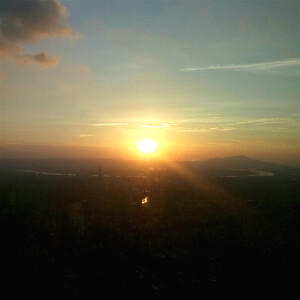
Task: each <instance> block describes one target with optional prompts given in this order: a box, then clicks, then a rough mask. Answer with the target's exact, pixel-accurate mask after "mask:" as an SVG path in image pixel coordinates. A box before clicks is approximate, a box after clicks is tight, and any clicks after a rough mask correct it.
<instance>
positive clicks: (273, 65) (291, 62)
mask: <svg viewBox="0 0 300 300" xmlns="http://www.w3.org/2000/svg"><path fill="white" fill-rule="evenodd" d="M294 67H300V58H288V59H282V60H277V61H269V62H260V63H253V64H240V65H216V66H208V67H190V68H184V69H181V71H187V72H188V71H215V70H236V71H268V70H271V69H278V68H294Z"/></svg>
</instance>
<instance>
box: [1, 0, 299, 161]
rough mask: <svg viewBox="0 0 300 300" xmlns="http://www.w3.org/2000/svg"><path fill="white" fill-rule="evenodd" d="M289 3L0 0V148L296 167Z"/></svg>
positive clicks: (295, 50)
mask: <svg viewBox="0 0 300 300" xmlns="http://www.w3.org/2000/svg"><path fill="white" fill-rule="evenodd" d="M299 9H300V6H299V2H297V1H289V0H286V1H285V0H283V1H271V0H270V1H264V0H262V1H253V0H251V1H250V0H249V1H247V0H235V1H229V0H228V1H227V0H223V1H221V0H219V1H172V0H169V1H160V0H153V1H151V0H149V1H147V0H139V1H138V0H136V1H127V0H124V1H121V0H120V1H114V0H111V1H101V0H93V1H91V0H69V1H55V0H46V1H42V0H28V1H27V0H12V1H11V0H10V1H9V0H0V155H1V157H3V158H8V157H9V158H111V159H143V158H144V155H143V154H141V153H139V151H138V149H137V146H136V143H137V142H138V141H139V140H141V139H146V138H148V139H153V140H155V141H156V142H157V143H158V148H157V149H158V150H157V152H156V153H155V154H152V157H153V158H154V157H156V158H160V157H165V158H168V159H175V160H205V159H209V158H212V157H216V156H219V157H223V156H230V155H240V154H244V155H247V156H250V157H252V158H255V159H260V160H265V161H271V162H278V163H283V164H290V165H299V164H300V151H299V116H300V106H299V104H300V102H299V99H300V85H299V83H300V81H299V74H300V54H299V47H300V14H299Z"/></svg>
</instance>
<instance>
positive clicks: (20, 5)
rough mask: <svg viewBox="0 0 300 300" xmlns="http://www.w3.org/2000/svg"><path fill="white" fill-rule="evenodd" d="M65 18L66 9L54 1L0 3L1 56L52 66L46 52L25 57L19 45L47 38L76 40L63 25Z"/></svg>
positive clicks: (3, 0) (34, 0) (9, 0)
mask: <svg viewBox="0 0 300 300" xmlns="http://www.w3.org/2000/svg"><path fill="white" fill-rule="evenodd" d="M66 15H67V9H66V7H65V6H63V5H62V4H60V3H59V2H58V1H56V0H26V1H12V0H0V56H2V57H3V56H6V55H9V56H15V58H17V59H19V60H20V59H21V60H22V59H23V61H26V62H27V63H29V62H37V63H40V64H42V65H49V63H50V64H52V65H53V64H54V57H52V56H50V55H49V54H47V53H46V52H41V53H39V54H33V55H29V54H26V53H24V52H23V49H22V44H29V43H33V42H36V41H39V40H41V39H44V38H49V37H54V38H56V37H59V38H76V37H78V34H76V33H75V32H74V31H73V30H72V29H71V28H70V27H68V26H65V25H64V24H63V19H64V17H66ZM20 56H21V58H20ZM57 62H58V60H57V59H56V63H57Z"/></svg>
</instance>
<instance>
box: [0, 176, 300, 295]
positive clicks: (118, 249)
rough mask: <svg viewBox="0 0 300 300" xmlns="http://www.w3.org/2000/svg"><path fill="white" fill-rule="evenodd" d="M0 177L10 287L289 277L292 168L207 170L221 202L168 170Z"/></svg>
mask: <svg viewBox="0 0 300 300" xmlns="http://www.w3.org/2000/svg"><path fill="white" fill-rule="evenodd" d="M0 179H1V180H0V197H1V202H0V209H1V210H0V222H1V223H0V232H1V258H2V261H3V263H2V267H1V286H2V287H3V288H5V289H9V290H10V291H13V290H14V289H15V288H16V286H18V287H19V288H22V290H23V291H24V294H25V293H34V292H36V291H37V289H41V288H42V289H43V290H44V291H47V292H45V293H48V292H49V293H51V292H53V293H56V294H57V293H61V294H66V295H88V294H95V295H101V296H103V297H104V298H111V297H113V295H114V294H115V292H116V291H118V292H122V293H123V294H126V293H129V294H132V295H139V293H141V292H142V293H147V295H148V296H149V295H157V294H160V293H162V294H164V293H168V292H170V291H172V292H174V291H178V292H179V291H192V290H199V288H201V287H205V286H210V285H218V284H238V285H248V286H252V285H253V284H255V285H258V286H259V285H265V284H266V283H276V282H280V283H283V282H291V281H292V280H293V279H294V278H293V276H292V274H293V269H294V268H296V265H295V261H296V260H297V257H298V253H299V244H298V243H297V241H298V238H299V217H300V214H299V212H300V209H299V208H300V206H299V202H298V200H299V187H298V186H299V185H298V184H299V182H298V181H297V180H292V179H291V177H289V176H286V177H282V176H281V177H276V176H274V177H270V178H269V177H266V178H256V177H252V178H250V177H241V178H226V177H217V178H213V179H212V178H205V181H204V182H207V184H210V185H211V186H217V187H218V188H221V189H222V190H225V191H226V192H228V194H229V195H231V196H230V197H232V202H231V201H230V198H228V199H226V201H227V202H226V203H227V204H226V205H222V206H220V204H219V202H218V201H215V200H216V199H213V198H212V197H213V196H212V194H209V195H208V194H206V193H204V192H203V191H202V190H201V189H199V188H196V187H195V186H194V185H193V184H192V183H191V182H189V181H188V180H185V179H184V178H182V177H181V176H179V175H178V174H175V173H171V172H152V173H149V174H148V175H147V176H130V177H129V176H122V177H116V176H111V177H102V176H99V177H97V176H46V175H38V174H26V173H18V172H2V173H1V174H0ZM145 197H147V200H148V202H147V203H144V204H143V203H142V199H144V198H145ZM217 197H218V196H217V195H216V198H217ZM233 198H234V199H235V200H234V201H233ZM239 203H240V204H241V205H240V204H239ZM233 205H235V206H238V207H236V208H237V209H235V210H232V209H230V208H231V206H233Z"/></svg>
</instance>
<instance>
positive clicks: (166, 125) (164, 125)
mask: <svg viewBox="0 0 300 300" xmlns="http://www.w3.org/2000/svg"><path fill="white" fill-rule="evenodd" d="M175 125H176V124H173V123H172V124H168V123H162V124H160V125H139V127H144V128H167V127H170V126H175Z"/></svg>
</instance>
